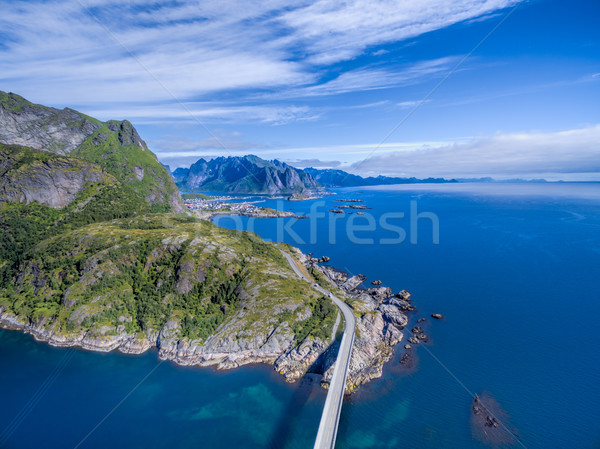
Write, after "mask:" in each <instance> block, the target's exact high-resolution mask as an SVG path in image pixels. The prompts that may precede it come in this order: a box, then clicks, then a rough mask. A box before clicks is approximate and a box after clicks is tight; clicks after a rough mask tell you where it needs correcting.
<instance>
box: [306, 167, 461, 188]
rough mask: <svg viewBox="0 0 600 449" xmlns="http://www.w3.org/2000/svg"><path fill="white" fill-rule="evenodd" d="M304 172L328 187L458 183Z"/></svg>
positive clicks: (315, 170)
mask: <svg viewBox="0 0 600 449" xmlns="http://www.w3.org/2000/svg"><path fill="white" fill-rule="evenodd" d="M304 171H306V172H308V173H310V174H311V175H312V176H313V178H315V180H317V181H318V182H319V183H320V184H322V185H323V186H326V187H360V186H376V185H387V184H418V183H444V182H457V181H456V180H454V179H451V180H447V179H444V178H426V179H418V178H399V177H391V176H381V175H380V176H377V177H373V176H370V177H367V178H363V177H362V176H358V175H354V174H351V173H348V172H345V171H343V170H336V169H318V168H306V169H304Z"/></svg>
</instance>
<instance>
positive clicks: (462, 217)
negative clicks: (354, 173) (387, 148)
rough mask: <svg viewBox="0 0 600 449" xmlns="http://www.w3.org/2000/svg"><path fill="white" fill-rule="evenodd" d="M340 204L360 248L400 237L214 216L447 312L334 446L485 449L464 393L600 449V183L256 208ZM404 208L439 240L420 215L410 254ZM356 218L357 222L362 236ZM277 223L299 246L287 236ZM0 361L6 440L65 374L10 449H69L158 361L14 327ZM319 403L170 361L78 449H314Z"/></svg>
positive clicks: (546, 431) (566, 439)
mask: <svg viewBox="0 0 600 449" xmlns="http://www.w3.org/2000/svg"><path fill="white" fill-rule="evenodd" d="M341 197H348V198H360V199H363V200H364V201H365V204H366V205H368V206H369V207H370V208H371V209H369V210H368V211H366V212H368V213H369V214H372V216H373V217H374V220H375V223H376V226H375V230H371V231H363V232H356V233H355V237H358V238H373V239H374V240H375V242H379V241H380V240H381V239H382V238H388V239H390V238H394V237H397V236H398V233H397V232H391V231H389V230H385V229H382V228H381V225H380V223H381V222H380V219H381V217H382V215H384V214H386V213H389V212H395V213H398V212H404V213H405V218H402V219H401V218H398V216H396V217H391V218H389V221H388V224H389V223H391V224H395V225H396V226H401V227H402V228H403V229H404V230H405V231H406V233H407V239H406V240H405V241H404V242H403V243H401V244H387V245H382V244H359V243H356V239H355V238H352V237H351V236H349V234H348V232H347V229H348V221H349V218H348V217H346V218H341V217H340V218H337V217H334V216H333V215H332V214H328V213H325V215H326V217H325V218H320V219H316V220H299V221H297V222H294V221H290V220H289V219H266V220H265V219H261V220H252V219H249V218H244V217H242V218H240V217H237V218H235V219H232V218H229V219H228V218H222V219H220V220H219V224H220V225H223V226H227V227H236V226H241V227H243V228H244V229H248V228H250V227H251V228H253V229H254V231H255V232H257V233H258V234H259V235H261V236H263V237H265V238H269V239H274V240H278V239H283V240H285V241H287V242H289V243H292V244H294V245H296V246H299V247H300V248H301V249H302V250H303V251H305V252H311V251H312V252H314V253H315V255H323V254H325V255H328V256H330V257H331V264H332V265H334V266H336V267H339V268H341V269H345V270H347V271H349V272H351V273H364V274H366V275H367V276H368V277H369V279H370V280H372V279H381V280H382V281H383V283H384V284H385V285H389V286H391V287H392V288H393V289H394V290H400V289H402V288H406V289H408V290H410V291H411V292H412V293H413V298H414V302H415V304H416V305H417V306H418V308H419V310H420V311H421V313H422V314H427V315H428V314H429V313H432V312H440V313H443V314H444V315H445V316H446V319H445V320H443V321H440V322H435V323H431V322H428V323H426V328H427V332H428V333H429V334H430V336H431V338H432V343H431V345H430V346H429V350H430V353H429V352H427V351H425V350H423V349H419V350H418V351H417V367H416V370H414V371H410V372H407V371H406V370H404V369H403V368H402V367H401V365H400V364H399V363H398V357H396V359H395V360H394V361H392V362H390V363H389V364H388V365H386V367H385V369H384V376H383V378H382V379H380V380H377V381H374V382H371V383H370V384H368V385H365V386H363V387H361V389H360V390H359V391H358V392H357V393H356V394H354V395H352V397H350V399H349V400H348V401H347V402H346V403H345V405H344V409H343V411H342V419H341V424H340V429H339V438H338V445H337V447H338V448H383V447H394V448H396V447H398V448H413V447H419V448H480V447H486V446H484V445H482V444H481V443H479V442H477V441H475V440H474V439H473V438H472V435H471V429H470V425H469V407H470V402H471V398H470V396H469V392H473V393H480V392H482V391H487V392H489V393H490V394H491V395H492V396H493V397H494V398H496V400H497V401H498V402H499V403H500V405H501V406H502V407H503V408H504V409H505V411H506V412H507V413H508V416H509V419H510V427H511V428H513V429H516V433H517V435H518V436H519V438H520V440H521V441H522V442H523V444H524V445H525V446H526V447H528V448H590V449H591V448H599V447H600V425H599V424H598V422H599V420H600V353H599V351H598V347H599V343H600V330H599V329H598V317H599V316H600V284H599V282H598V274H599V273H600V186H598V185H597V184H581V185H571V184H565V185H483V186H480V185H467V186H464V185H461V186H458V187H457V186H454V185H448V186H444V185H442V186H400V187H397V188H396V187H385V188H369V189H364V188H363V189H344V190H342V191H339V193H338V195H337V196H331V197H326V198H324V200H315V201H306V202H281V201H277V200H269V201H267V203H266V205H269V206H271V207H282V208H286V209H290V208H292V209H294V210H295V211H296V212H297V213H301V214H307V215H308V214H310V213H311V208H312V213H313V216H315V217H316V215H315V214H317V213H320V212H323V211H325V212H326V211H327V209H329V208H331V207H335V206H337V205H339V204H340V203H338V202H335V201H333V200H334V198H341ZM319 201H324V204H323V205H321V203H320V202H319ZM411 201H416V207H417V210H418V212H431V213H434V214H435V215H436V216H437V217H438V219H439V229H440V232H439V244H437V245H436V244H433V242H432V226H431V221H430V220H427V219H421V220H419V221H418V222H417V223H418V243H417V244H416V245H413V244H410V236H411V232H410V208H411ZM413 207H414V206H413ZM353 215H354V216H355V217H356V218H353V220H356V222H355V225H361V224H364V223H366V218H358V216H356V215H355V214H353ZM331 219H337V221H336V222H335V223H332V222H331V221H330V220H331ZM363 221H364V222H363ZM286 223H287V225H288V229H291V231H294V232H295V233H296V234H297V235H298V236H299V237H300V238H301V239H302V240H303V241H304V242H299V241H295V239H294V238H293V233H292V232H291V231H290V232H283V230H284V228H283V226H284V225H285V224H286ZM311 228H312V234H311ZM333 229H335V230H336V232H335V244H333V243H330V240H331V237H330V236H331V232H332V230H333ZM311 235H313V236H315V238H314V239H313V242H311V238H310V236H311ZM412 235H413V236H414V235H415V233H414V232H413V233H412ZM351 240H352V241H355V243H352V241H351ZM433 356H435V357H436V358H437V359H438V360H439V362H438V361H437V360H435V359H434V357H433ZM0 361H1V362H2V370H0V385H2V386H3V388H2V390H3V392H2V407H0V431H2V429H6V428H7V426H8V425H9V424H10V423H11V422H14V418H15V416H17V414H18V413H19V411H20V410H22V408H23V407H24V406H25V405H26V403H27V401H29V400H30V399H31V398H32V396H33V395H34V394H35V393H36V391H39V390H38V389H39V388H40V385H43V382H44V381H46V380H48V378H49V377H48V376H49V375H51V374H52V372H53V370H55V369H56V367H57V366H61V365H60V364H61V363H64V369H62V371H60V372H58V373H57V375H56V376H55V378H54V379H55V380H54V382H51V383H49V384H47V385H46V386H47V387H48V388H47V389H46V390H45V391H44V394H43V395H41V397H39V401H38V402H36V403H34V404H32V405H34V406H33V407H31V409H30V412H29V413H25V414H24V417H23V419H22V420H20V421H18V422H17V423H18V424H19V425H18V426H17V427H16V429H15V430H14V432H12V433H10V439H9V440H8V444H7V445H6V447H10V448H20V447H23V448H25V447H39V446H44V447H57V448H58V447H61V448H62V447H75V446H76V445H77V444H78V443H79V442H80V441H81V440H82V439H83V438H84V437H85V436H86V435H87V434H88V433H89V432H90V431H91V430H92V429H93V428H94V427H95V426H96V425H97V423H98V422H99V421H101V420H102V419H103V417H105V416H106V415H107V413H109V412H110V411H111V409H113V407H115V405H116V404H118V403H119V401H120V400H122V399H123V397H124V396H125V395H126V394H127V393H128V392H129V391H130V390H131V389H132V388H133V387H135V385H136V384H137V383H138V382H140V380H142V379H143V378H144V376H146V375H147V374H148V373H149V372H151V370H152V369H154V368H155V367H156V365H157V359H156V355H155V353H148V354H144V355H142V356H124V355H121V354H112V353H111V354H95V353H89V352H84V351H72V350H67V349H58V348H51V347H48V346H46V345H44V344H39V343H35V342H34V341H32V340H31V338H30V337H28V336H25V335H21V334H19V333H16V332H9V331H2V332H0ZM442 364H443V366H442ZM450 373H452V374H450ZM50 380H52V378H50ZM324 398H325V394H324V392H323V391H321V390H320V389H319V388H318V387H316V386H314V384H311V383H310V382H308V380H306V381H304V382H302V383H300V384H295V385H292V386H289V385H286V384H284V383H283V382H282V381H281V379H280V378H279V377H278V376H277V375H276V374H275V373H273V371H272V370H271V369H270V368H269V367H266V366H256V367H244V368H241V369H238V370H234V371H228V372H217V371H215V370H212V369H198V368H183V367H177V366H174V365H171V364H170V363H163V364H160V365H159V366H158V368H156V370H155V371H154V372H152V374H151V375H150V376H149V377H148V379H147V380H146V381H145V382H143V383H142V384H141V386H140V387H139V388H138V389H136V390H135V391H134V392H133V393H132V394H131V396H129V397H128V398H127V399H126V400H125V401H124V402H123V403H122V405H121V406H120V407H119V408H118V409H117V410H116V411H115V412H114V413H113V414H112V415H110V416H109V417H108V418H107V419H106V420H105V421H103V422H102V424H101V425H100V426H99V427H98V428H97V429H96V430H95V431H94V432H93V433H92V434H91V436H90V437H89V438H88V439H86V440H85V441H84V442H83V444H81V446H80V447H82V448H85V447H106V446H107V445H109V444H110V445H112V446H114V447H152V448H162V447H208V448H230V447H248V448H254V447H270V448H276V447H289V448H305V447H312V441H313V439H314V436H315V434H316V428H317V425H318V420H319V417H320V416H319V415H320V409H321V406H322V404H323V401H324ZM27 410H29V409H27ZM287 417H289V418H290V419H287ZM13 428H14V427H11V429H13ZM3 434H4V435H6V434H7V433H6V432H3ZM515 447H522V446H518V445H517V446H515Z"/></svg>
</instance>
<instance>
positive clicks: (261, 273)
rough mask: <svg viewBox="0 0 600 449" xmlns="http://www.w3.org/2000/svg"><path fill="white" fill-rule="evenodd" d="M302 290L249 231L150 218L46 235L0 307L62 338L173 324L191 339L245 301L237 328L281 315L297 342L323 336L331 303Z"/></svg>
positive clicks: (2, 293)
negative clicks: (304, 314) (305, 312)
mask: <svg viewBox="0 0 600 449" xmlns="http://www.w3.org/2000/svg"><path fill="white" fill-rule="evenodd" d="M307 290H308V289H307V286H306V284H305V283H304V282H303V281H301V280H299V279H297V277H296V276H295V275H294V274H293V272H292V271H291V270H290V269H289V267H288V265H287V262H286V261H285V259H284V258H283V257H282V256H281V254H280V253H279V251H278V250H277V249H276V248H275V247H274V246H273V245H271V244H268V243H266V242H264V241H263V240H261V239H260V238H258V237H256V236H255V235H253V234H250V233H238V232H235V231H229V230H225V229H221V228H218V227H217V226H215V225H213V224H211V223H208V222H205V221H199V220H195V219H193V218H190V217H184V216H178V215H173V214H154V215H147V216H138V217H134V218H131V219H121V220H114V221H111V222H104V223H96V224H92V225H89V226H84V227H81V228H78V229H76V230H73V231H69V232H65V233H62V234H60V235H58V236H56V237H49V238H47V239H45V240H43V241H42V242H40V243H38V244H37V245H35V247H33V248H32V249H31V251H30V253H29V255H28V257H27V260H26V261H25V262H24V267H23V269H22V270H21V275H20V276H19V278H18V281H17V282H15V283H8V284H5V285H4V286H3V288H2V289H0V305H3V306H5V307H6V308H7V310H9V311H11V312H13V313H15V314H16V315H18V316H21V317H27V318H29V319H30V320H31V322H33V323H44V324H46V325H47V326H52V327H53V328H54V329H60V330H61V332H63V333H66V334H69V333H79V332H81V331H82V330H91V331H92V333H98V334H106V333H107V332H108V334H110V333H111V332H113V333H114V332H116V331H117V328H118V327H119V326H124V329H125V331H126V332H128V333H132V332H136V331H139V330H147V329H155V330H160V329H161V327H162V326H163V325H164V324H165V323H166V322H167V321H168V320H176V321H179V322H180V327H181V329H180V336H181V337H186V338H189V339H196V340H204V339H206V338H207V337H208V336H209V335H211V334H212V333H213V332H214V331H215V329H216V328H217V326H219V325H220V324H221V323H223V322H225V321H226V320H227V319H228V318H230V317H231V316H232V315H233V314H234V313H235V312H236V311H237V310H239V309H240V308H241V307H243V308H245V309H247V313H246V314H245V317H244V322H242V323H240V326H239V331H240V333H243V332H244V330H245V329H250V328H251V329H253V330H257V327H256V325H257V323H261V322H264V324H265V326H267V324H268V325H273V321H275V322H276V323H281V322H283V321H287V322H288V323H289V324H290V326H291V327H292V329H293V331H294V333H295V334H296V337H297V341H298V342H301V341H302V340H303V339H304V338H306V337H307V336H309V335H313V336H319V337H321V338H324V339H327V336H328V335H329V334H328V332H329V333H330V332H331V326H332V325H333V322H334V320H335V308H334V307H333V305H331V304H330V301H328V300H326V299H323V298H321V299H319V296H318V295H317V294H316V293H315V292H310V291H307ZM307 305H308V306H309V307H310V308H311V310H312V312H313V313H312V315H311V317H310V318H308V319H305V320H301V319H299V316H300V315H301V314H298V313H297V312H296V309H298V311H301V310H304V308H305V307H306V306H307ZM330 309H331V310H330ZM276 323H275V324H276Z"/></svg>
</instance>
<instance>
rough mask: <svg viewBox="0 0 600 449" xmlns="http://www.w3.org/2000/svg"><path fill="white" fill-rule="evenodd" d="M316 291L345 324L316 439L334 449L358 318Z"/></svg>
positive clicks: (318, 447) (324, 448)
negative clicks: (324, 298)
mask: <svg viewBox="0 0 600 449" xmlns="http://www.w3.org/2000/svg"><path fill="white" fill-rule="evenodd" d="M280 251H281V253H282V254H283V255H284V257H285V258H286V259H287V261H288V263H289V264H290V267H292V270H294V272H295V273H296V274H297V275H298V277H300V278H301V279H304V280H305V281H306V282H310V283H312V282H311V280H310V279H308V278H307V277H306V276H305V275H304V274H302V272H301V271H300V269H299V268H298V266H297V265H296V262H295V261H294V259H293V258H292V256H290V255H289V254H288V253H286V252H285V251H282V250H280ZM313 288H315V289H316V290H318V291H319V292H321V293H322V294H324V295H325V296H328V297H329V298H331V300H332V301H333V302H334V304H335V305H336V306H337V307H338V308H339V309H340V310H341V312H342V314H343V315H344V321H345V323H346V327H345V329H344V335H343V337H342V342H341V343H340V349H339V351H338V355H337V359H336V361H335V367H334V368H333V376H332V378H331V383H330V384H329V391H328V392H327V399H325V406H324V407H323V415H322V416H321V422H320V423H319V431H318V432H317V439H316V440H315V445H314V449H333V448H334V446H335V438H336V435H337V429H338V424H339V422H340V413H341V411H342V402H343V401H344V390H345V387H346V378H347V377H348V369H349V367H350V356H351V355H352V344H353V343H354V329H355V327H356V318H355V317H354V313H353V312H352V309H351V308H350V307H349V306H348V304H346V303H345V302H344V301H342V300H341V299H339V298H338V297H336V296H335V295H333V293H331V292H329V291H327V290H325V289H324V288H322V287H320V286H318V285H317V284H314V287H313Z"/></svg>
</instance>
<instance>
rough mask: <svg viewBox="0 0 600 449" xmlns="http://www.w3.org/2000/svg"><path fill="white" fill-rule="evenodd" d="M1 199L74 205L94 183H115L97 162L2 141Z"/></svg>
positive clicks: (0, 158)
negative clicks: (10, 144) (5, 143)
mask: <svg viewBox="0 0 600 449" xmlns="http://www.w3.org/2000/svg"><path fill="white" fill-rule="evenodd" d="M0 179H1V181H0V202H6V201H11V202H19V203H26V204H30V203H32V202H37V203H40V204H45V205H47V206H50V207H54V208H63V207H65V206H67V205H68V204H71V203H72V202H73V201H75V199H76V198H77V197H78V196H79V195H81V194H82V193H83V192H84V191H85V190H86V189H87V188H88V187H89V186H90V185H91V184H94V183H102V184H115V183H116V180H115V179H114V177H112V176H111V175H109V174H107V173H106V172H104V171H103V170H102V169H101V168H100V167H99V166H98V165H96V164H92V163H90V162H86V161H82V160H80V159H75V158H69V157H65V156H56V155H50V154H44V153H39V152H35V151H33V150H31V149H28V148H26V147H19V146H8V145H2V144H0Z"/></svg>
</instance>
